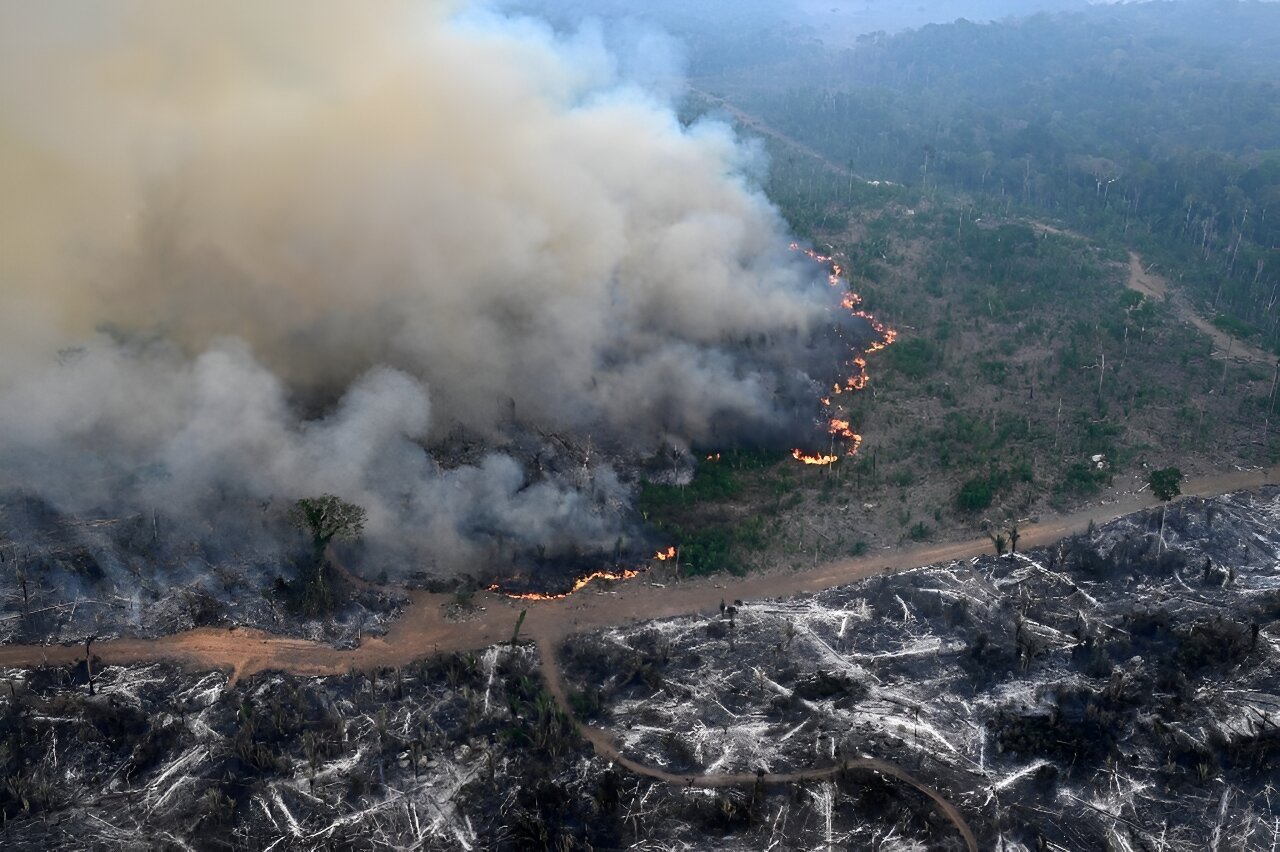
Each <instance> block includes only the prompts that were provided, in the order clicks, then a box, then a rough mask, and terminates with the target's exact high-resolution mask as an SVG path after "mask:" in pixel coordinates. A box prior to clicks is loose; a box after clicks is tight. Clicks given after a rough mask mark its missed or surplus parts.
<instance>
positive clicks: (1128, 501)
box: [0, 467, 1280, 852]
mask: <svg viewBox="0 0 1280 852" xmlns="http://www.w3.org/2000/svg"><path fill="white" fill-rule="evenodd" d="M1277 481H1280V467H1277V468H1270V469H1265V470H1263V469H1260V470H1253V471H1234V472H1230V473H1225V474H1219V475H1215V476H1208V477H1202V478H1200V479H1197V480H1193V481H1189V482H1187V483H1185V492H1184V493H1186V494H1192V495H1199V496H1211V495H1215V494H1222V493H1227V492H1231V491H1239V490H1244V489H1252V488H1258V487H1261V486H1262V485H1266V484H1271V483H1275V482H1277ZM1113 496H1114V499H1113V500H1109V501H1107V502H1105V504H1099V505H1097V506H1091V507H1088V508H1085V509H1083V510H1080V511H1077V512H1074V513H1071V514H1068V515H1061V516H1055V517H1051V518H1048V519H1046V520H1044V521H1042V522H1041V523H1036V524H1029V525H1027V526H1025V527H1023V529H1022V531H1021V532H1022V537H1021V544H1022V546H1023V547H1036V546H1039V545H1045V544H1051V543H1053V542H1054V541H1057V540H1059V539H1061V538H1063V537H1064V536H1067V535H1069V534H1071V533H1073V532H1078V531H1080V530H1083V529H1085V528H1086V527H1087V526H1088V524H1089V523H1090V522H1091V521H1092V522H1095V523H1101V522H1105V521H1108V520H1111V519H1113V518H1117V517H1120V516H1122V515H1126V514H1129V513H1131V512H1134V511H1137V510H1139V509H1142V508H1145V507H1148V506H1151V505H1154V504H1155V500H1154V498H1152V497H1151V496H1150V495H1148V494H1144V493H1127V492H1116V493H1115V494H1114V495H1113ZM989 549H990V543H989V541H988V540H987V539H986V538H985V537H984V538H979V539H971V540H968V541H960V542H953V543H946V544H937V545H931V546H926V547H912V548H903V549H895V550H891V551H888V552H883V553H879V554H874V555H870V556H865V557H862V558H858V559H848V560H841V561H839V562H833V563H829V564H827V565H822V566H818V567H816V568H813V569H811V570H806V571H797V572H773V573H767V574H756V575H752V576H750V577H745V578H741V579H732V580H726V579H725V578H720V577H712V578H702V579H699V580H691V581H684V582H680V583H675V584H672V585H671V586H669V587H666V588H659V587H656V586H654V585H647V584H644V583H643V582H634V581H633V582H631V583H628V584H624V585H622V586H621V587H620V588H616V589H610V590H607V591H605V590H599V589H596V590H592V589H590V587H588V589H587V590H585V591H584V592H580V593H578V594H577V595H574V596H572V597H569V598H564V599H561V600H552V601H533V602H526V601H520V602H516V601H512V600H510V599H507V598H504V597H501V596H499V595H496V594H492V593H484V594H480V595H477V601H478V602H479V603H480V604H481V605H482V606H483V607H484V608H483V609H482V610H481V611H479V612H478V613H476V615H475V617H473V618H471V619H469V620H466V621H462V622H454V621H449V620H447V619H446V618H445V617H444V615H443V613H444V611H445V604H447V603H449V602H450V601H451V598H450V596H447V595H433V594H427V593H421V592H420V593H415V594H414V595H413V596H412V600H411V604H410V606H409V608H408V609H407V611H406V612H405V614H404V616H403V617H402V618H401V619H400V620H399V621H397V622H396V623H395V624H394V625H393V626H392V628H391V630H390V631H389V632H388V633H387V635H386V636H385V637H371V638H367V639H365V641H364V642H362V643H361V644H360V646H359V647H358V648H355V649H352V650H339V649H336V648H332V647H329V646H327V645H323V644H320V643H316V642H310V641H307V640H301V639H289V638H284V637H280V636H273V635H271V634H267V633H263V632H261V631H256V630H245V629H239V628H232V629H230V630H218V629H212V628H202V629H199V630H191V631H187V632H185V633H178V634H174V635H171V636H165V637H162V638H160V639H116V640H110V641H104V642H101V643H97V644H95V645H94V653H95V655H96V656H97V657H98V658H99V659H101V660H102V661H103V662H105V663H108V664H113V665H129V664H133V663H140V662H150V661H156V660H172V661H175V662H178V663H181V664H183V665H186V666H189V667H191V668H194V669H202V670H208V669H222V670H228V671H230V672H231V680H232V682H234V681H235V680H237V679H238V678H240V677H244V676H247V675H250V674H253V673H256V672H262V671H285V672H290V673H293V674H298V675H304V676H305V675H310V676H323V675H334V674H341V673H345V672H347V671H350V670H352V669H359V668H374V667H378V666H399V665H404V664H406V663H409V662H412V661H413V660H416V659H419V658H421V657H424V656H429V655H431V654H434V653H437V652H446V651H464V650H476V649H480V648H484V647H487V646H489V645H492V644H494V643H496V642H501V641H504V640H508V639H510V638H511V633H512V630H513V628H514V627H515V623H516V619H517V618H518V615H519V611H520V610H521V609H527V610H528V615H527V617H526V620H525V624H524V627H525V631H526V634H527V635H530V636H533V637H534V638H535V640H536V641H537V643H538V646H539V651H540V654H541V658H542V661H543V672H544V676H545V678H546V681H547V684H548V688H549V689H550V690H551V691H552V694H553V695H554V696H555V697H556V699H557V701H558V703H559V704H560V706H561V707H562V708H563V709H564V710H565V711H566V712H569V713H570V715H571V716H572V713H571V712H570V711H569V705H568V701H567V700H566V695H565V691H564V684H563V680H562V678H561V674H560V671H559V667H558V666H557V665H556V663H555V649H556V648H557V647H558V646H559V644H560V643H561V642H562V641H564V639H565V638H566V637H568V636H570V635H572V634H574V633H578V632H582V631H586V630H592V629H596V628H600V627H607V626H611V625H616V624H625V623H631V622H637V621H647V620H651V619H655V618H665V617H671V616H679V615H688V614H693V613H698V612H708V613H710V612H715V611H718V608H719V603H720V601H721V600H724V599H726V598H728V599H735V598H742V599H761V598H773V597H785V596H791V595H797V594H805V593H811V592H817V591H821V590H823V589H827V588H831V587H833V586H839V585H844V584H847V583H851V582H854V581H856V580H859V579H862V578H865V577H869V576H873V575H875V574H880V573H885V572H894V571H901V570H908V569H911V568H916V567H919V566H921V565H929V564H935V563H942V562H950V561H956V560H962V559H969V558H972V557H974V556H977V555H979V554H982V553H986V552H988V550H989ZM83 656H84V649H83V648H82V647H80V646H73V645H56V646H41V645H7V646H4V647H0V666H6V667H26V666H38V665H43V664H56V665H67V664H72V663H75V662H78V661H79V660H81V659H83ZM579 730H580V731H581V732H582V735H583V736H584V737H585V738H586V739H587V740H589V741H590V742H591V743H592V745H593V747H594V748H595V749H596V752H597V753H598V754H600V755H601V756H603V757H605V758H607V759H610V760H613V761H615V762H616V763H618V764H619V765H621V766H623V767H625V768H626V769H628V770H630V771H632V772H635V773H638V774H641V775H644V776H646V777H650V778H654V779H657V780H660V781H664V782H667V783H672V784H679V785H686V784H687V785H690V786H692V785H697V786H703V787H725V786H742V785H750V784H754V783H756V782H757V780H759V779H757V777H756V776H754V775H740V774H732V775H701V776H689V775H674V774H672V773H668V772H664V771H662V770H659V769H655V768H653V767H649V766H645V765H643V764H640V763H637V762H636V761H633V760H631V759H630V758H627V757H626V756H625V755H623V754H621V753H620V752H619V750H618V748H617V746H616V745H615V744H614V743H613V740H612V738H611V737H610V736H609V734H608V733H607V732H606V731H602V730H599V729H595V728H589V727H587V726H585V725H579ZM845 770H871V771H876V772H880V773H882V774H885V775H888V776H891V777H894V778H897V779H899V780H901V781H903V782H904V783H906V784H909V785H910V786H912V787H915V788H916V789H917V790H920V791H921V792H923V793H924V794H925V795H927V796H929V797H930V798H931V799H933V800H934V802H936V803H937V804H938V806H939V808H940V809H941V810H942V811H943V813H944V814H945V815H946V816H947V818H948V819H949V820H950V821H951V822H952V823H953V824H954V825H955V826H956V829H957V830H958V831H959V832H960V834H961V835H962V836H963V837H964V839H965V842H966V844H967V845H968V847H969V849H970V850H974V852H976V850H977V848H978V846H977V841H976V839H975V837H974V835H973V832H972V830H971V829H970V828H969V826H968V824H967V823H966V822H965V820H964V817H963V816H962V815H961V814H960V812H959V810H957V809H956V808H955V806H954V805H952V804H951V803H950V802H949V801H947V800H946V799H945V798H944V797H943V796H941V795H940V794H939V793H938V792H937V791H935V790H933V789H932V788H930V787H928V786H927V785H925V784H924V783H923V782H921V781H919V780H918V779H916V778H915V777H914V776H912V775H911V774H910V773H908V772H906V771H905V770H903V769H901V768H899V767H896V766H894V765H893V764H890V763H886V762H884V761H879V760H875V759H873V758H858V759H853V760H849V761H847V762H845V763H841V764H838V765H832V766H824V767H818V768H814V769H809V770H804V771H800V772H795V773H786V774H778V775H767V776H765V777H764V779H763V780H764V781H765V782H767V783H774V782H787V781H796V780H801V779H813V778H826V777H831V776H834V775H837V774H839V773H840V772H843V771H845Z"/></svg>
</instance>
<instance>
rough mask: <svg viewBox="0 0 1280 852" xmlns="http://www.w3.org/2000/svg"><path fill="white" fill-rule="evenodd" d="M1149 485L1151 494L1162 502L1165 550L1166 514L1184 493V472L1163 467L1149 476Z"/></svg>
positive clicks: (1161, 548)
mask: <svg viewBox="0 0 1280 852" xmlns="http://www.w3.org/2000/svg"><path fill="white" fill-rule="evenodd" d="M1147 484H1148V485H1150V486H1151V493H1152V494H1154V495H1156V499H1158V500H1159V501H1160V545H1159V548H1158V549H1159V550H1160V551H1163V550H1164V513H1165V510H1166V509H1168V508H1169V501H1170V500H1172V499H1173V498H1174V497H1177V496H1178V495H1179V494H1181V493H1182V471H1180V470H1178V469H1177V468H1176V467H1162V468H1160V469H1159V470H1153V471H1151V472H1150V473H1148V474H1147Z"/></svg>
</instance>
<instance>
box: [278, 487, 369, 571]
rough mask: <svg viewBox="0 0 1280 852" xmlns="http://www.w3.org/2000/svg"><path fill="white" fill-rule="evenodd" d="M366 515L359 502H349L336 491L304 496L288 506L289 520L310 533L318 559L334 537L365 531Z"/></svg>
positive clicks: (358, 534)
mask: <svg viewBox="0 0 1280 852" xmlns="http://www.w3.org/2000/svg"><path fill="white" fill-rule="evenodd" d="M365 518H366V513H365V510H364V508H363V507H362V506H358V505H356V504H355V503H348V502H347V501H345V500H343V499H342V498H340V497H338V496H337V495H335V494H321V495H320V496H319V497H303V498H302V499H300V500H298V502H296V503H294V504H293V508H291V509H290V510H289V521H290V522H291V523H292V524H293V525H294V526H296V527H298V528H299V529H302V530H305V531H306V532H309V533H311V543H312V546H313V547H315V549H316V558H317V560H319V559H321V558H323V556H324V550H325V548H326V547H328V546H329V542H331V541H333V540H334V539H335V538H338V539H356V538H359V537H360V536H361V534H362V533H363V532H364V522H365Z"/></svg>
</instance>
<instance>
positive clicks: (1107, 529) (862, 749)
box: [562, 488, 1280, 850]
mask: <svg viewBox="0 0 1280 852" xmlns="http://www.w3.org/2000/svg"><path fill="white" fill-rule="evenodd" d="M1161 516H1162V512H1161V510H1159V509H1155V510H1151V511H1149V512H1145V513H1140V514H1137V515H1134V516H1129V517H1127V518H1124V519H1121V520H1119V521H1116V522H1113V523H1110V524H1108V525H1106V526H1104V527H1102V528H1100V529H1099V530H1097V531H1096V532H1094V533H1093V534H1091V535H1089V536H1081V537H1078V538H1074V539H1069V540H1067V541H1064V542H1062V543H1061V544H1060V545H1058V546H1055V547H1053V548H1051V549H1047V550H1036V551H1032V552H1029V553H1017V554H1015V555H1012V556H1005V557H1004V558H996V557H994V556H992V557H986V558H981V559H977V560H975V561H973V562H972V563H963V564H952V565H943V566H933V567H928V568H922V569H920V570H917V571H913V572H910V573H907V574H904V575H898V576H884V577H880V578H875V579H872V580H868V581H866V582H862V583H859V584H856V585H853V586H849V587H845V588H840V589H833V590H830V591H828V592H825V593H822V594H819V595H816V596H814V597H812V598H807V599H795V600H785V601H782V600H780V601H776V602H767V601H766V602H752V601H748V602H746V603H738V604H736V605H735V602H734V601H733V600H726V612H725V614H724V615H721V614H720V613H712V614H708V615H704V616H698V617H691V618H681V619H674V620H670V621H663V622H657V623H650V624H645V625H641V626H636V627H625V628H617V629H612V630H608V631H605V632H603V633H600V634H598V635H593V636H591V637H590V639H589V641H576V642H570V643H567V644H566V646H565V648H564V650H563V651H562V656H563V664H564V668H565V674H566V678H567V679H568V681H569V683H570V685H571V688H574V689H576V690H577V695H576V698H575V700H576V702H577V704H578V706H579V709H580V711H581V712H583V713H584V715H586V716H588V717H589V718H590V719H592V720H593V723H594V724H602V725H604V726H605V727H607V728H610V729H612V730H613V731H615V733H616V734H617V735H618V737H619V740H620V745H621V746H622V748H623V751H624V753H625V754H627V755H628V756H630V757H632V758H634V759H636V760H639V761H641V762H644V763H647V764H650V765H653V766H658V767H662V768H665V769H668V770H670V771H673V772H681V773H683V772H689V773H695V772H710V773H716V772H753V771H757V770H759V769H764V770H766V771H768V772H785V771H792V770H799V769H804V768H807V767H812V766H815V765H822V764H828V765H830V764H832V763H840V762H841V761H842V760H844V759H846V758H853V757H856V756H861V755H870V756H875V757H881V758H884V759H887V760H890V761H893V762H895V763H897V764H898V765H900V766H903V767H904V768H907V769H908V770H909V771H912V772H914V773H916V774H917V775H918V776H919V777H920V778H921V779H923V780H925V781H926V782H927V783H929V784H931V785H933V786H935V787H936V789H938V790H940V791H941V792H942V793H943V794H944V795H946V796H947V797H948V798H950V799H951V800H952V801H953V802H954V803H955V804H956V805H957V806H959V807H960V809H961V810H962V811H963V812H964V813H965V814H966V815H967V816H968V817H969V819H970V821H971V823H972V824H973V826H974V828H975V830H978V832H979V836H980V838H981V840H982V846H983V848H991V849H995V848H1003V849H1063V850H1067V849H1069V850H1079V849H1102V848H1106V849H1133V850H1137V849H1165V850H1183V849H1185V850H1203V849H1223V850H1225V849H1259V850H1270V849H1273V848H1275V845H1276V844H1277V842H1280V817H1278V816H1277V814H1278V813H1280V667H1278V665H1277V663H1278V661H1280V623H1278V620H1280V491H1278V490H1277V489H1274V488H1273V489H1268V490H1265V491H1263V492H1261V493H1258V494H1237V495H1232V496H1227V497H1223V498H1218V499H1211V500H1200V499H1183V500H1180V501H1178V502H1176V503H1174V504H1172V505H1171V506H1170V507H1169V508H1168V510H1167V512H1165V513H1164V523H1163V543H1162V542H1161V537H1162V534H1161ZM732 589H733V587H732V585H731V584H730V585H729V586H728V587H727V588H726V597H727V598H732ZM831 792H832V794H833V796H834V798H833V799H832V800H831V801H830V802H828V803H827V804H826V807H827V808H828V809H829V810H828V813H829V814H830V815H831V816H830V821H829V822H828V823H827V824H828V825H829V826H830V830H831V832H832V833H831V835H830V841H831V842H833V843H836V844H848V845H849V847H850V848H868V849H878V848H895V847H893V846H892V845H889V846H886V845H885V841H886V836H885V835H884V833H883V826H870V825H866V824H864V823H863V822H862V821H861V820H860V819H859V816H860V813H859V811H860V810H861V809H862V805H863V802H862V801H861V800H860V799H859V795H858V794H857V793H854V792H847V791H844V790H842V789H839V788H837V789H834V790H833V791H831ZM918 819H919V818H918V814H916V813H913V812H910V811H906V812H904V814H903V816H902V818H901V820H900V823H899V824H898V825H895V826H894V827H893V832H894V836H902V833H904V832H905V836H907V837H917V838H918V837H920V835H919V833H918V831H919V828H918V825H916V823H918ZM945 829H946V826H945V825H943V826H939V827H938V829H937V831H936V832H935V833H933V834H929V835H928V836H927V838H926V839H925V841H924V842H926V845H927V846H928V848H934V845H935V844H941V843H943V842H944V841H943V839H942V838H943V837H944V836H945V835H946V831H945ZM744 832H745V833H746V835H747V836H749V837H750V838H752V840H751V841H750V842H754V843H755V844H757V848H765V847H766V846H767V845H768V843H769V840H768V838H769V836H770V835H769V828H768V826H767V824H757V825H754V826H751V827H746V828H744ZM913 832H914V833H913ZM904 848H911V847H904Z"/></svg>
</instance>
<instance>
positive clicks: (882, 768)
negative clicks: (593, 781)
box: [534, 636, 978, 852]
mask: <svg viewBox="0 0 1280 852" xmlns="http://www.w3.org/2000/svg"><path fill="white" fill-rule="evenodd" d="M534 641H536V642H537V644H538V655H539V657H540V658H541V661H542V676H543V679H544V680H545V681H546V683H547V689H548V691H549V692H550V693H551V695H552V696H553V697H554V698H555V700H556V703H557V704H559V705H560V707H561V708H562V709H563V710H564V711H565V713H566V714H568V716H569V718H570V719H572V720H573V724H574V727H575V728H577V731H578V734H579V735H580V736H581V737H582V738H583V739H585V740H586V741H587V742H589V743H591V747H592V748H593V749H595V753H596V754H597V755H598V756H600V757H602V758H604V759H606V760H609V761H612V762H613V763H615V764H617V765H619V766H621V767H623V768H624V769H626V770H628V771H629V772H632V773H634V774H636V775H642V776H644V777H645V778H652V779H654V780H655V781H662V782H664V783H667V784H672V785H675V786H682V787H702V788H718V787H750V786H752V785H754V784H788V783H794V782H797V781H812V780H820V779H825V778H833V777H835V776H837V775H842V774H843V773H845V772H849V771H864V772H868V771H869V772H879V773H880V774H881V775H887V776H889V777H891V778H896V779H897V780H899V781H901V782H902V783H904V784H906V785H907V786H909V787H914V788H915V789H916V790H919V791H920V792H921V793H923V794H924V795H926V796H928V797H929V798H930V799H932V800H933V802H934V804H936V805H937V806H938V810H940V811H942V813H943V815H944V816H945V817H946V818H947V819H948V820H950V821H951V824H952V825H954V826H955V827H956V831H958V832H959V833H960V836H961V837H963V838H964V842H965V844H966V845H967V846H968V848H969V852H978V838H977V836H976V835H975V834H974V833H973V829H972V828H970V827H969V823H968V821H966V820H965V818H964V814H962V813H960V809H959V808H957V807H956V806H955V805H953V804H952V803H951V802H950V801H949V800H948V799H947V798H946V797H945V796H943V795H942V794H941V793H939V792H938V791H937V790H935V789H933V788H932V787H930V786H929V785H928V784H926V783H924V782H923V781H921V780H920V779H919V778H916V777H915V776H914V775H912V774H911V773H910V772H907V771H906V770H905V769H903V768H902V767H900V766H897V765H895V764H893V763H889V762H887V761H884V760H880V759H878V758H874V757H857V758H852V759H849V760H845V761H842V762H840V763H838V764H832V765H830V766H818V767H813V768H811V769H801V770H798V771H795V772H764V771H761V772H759V773H749V772H717V773H711V774H705V773H696V774H691V773H675V772H667V771H666V770H664V769H658V768H656V767H653V766H648V765H646V764H643V763H640V762H639V761H636V760H632V759H631V758H629V757H627V756H626V755H625V754H623V753H622V750H621V749H619V748H618V746H617V743H615V742H614V739H613V737H612V736H610V735H609V732H608V731H605V730H603V729H601V728H592V727H590V726H589V725H586V724H583V723H582V722H581V721H579V720H578V719H577V717H575V716H574V715H573V712H572V711H571V710H570V709H569V707H570V704H569V698H568V695H567V694H566V692H565V688H564V679H563V677H562V676H561V673H560V667H559V666H558V665H556V662H555V653H556V647H557V645H556V641H555V639H554V638H552V637H549V636H547V637H544V636H535V637H534Z"/></svg>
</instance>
